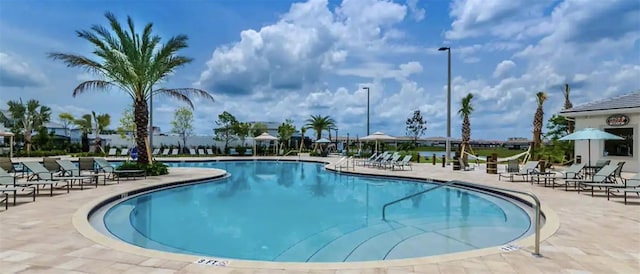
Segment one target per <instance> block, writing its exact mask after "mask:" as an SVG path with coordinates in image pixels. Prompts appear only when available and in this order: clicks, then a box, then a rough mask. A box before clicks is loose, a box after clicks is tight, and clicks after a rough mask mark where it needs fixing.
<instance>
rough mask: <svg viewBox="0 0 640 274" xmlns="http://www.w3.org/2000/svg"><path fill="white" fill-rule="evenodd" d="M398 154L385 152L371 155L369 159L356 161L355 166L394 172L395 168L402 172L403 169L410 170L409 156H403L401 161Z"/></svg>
mask: <svg viewBox="0 0 640 274" xmlns="http://www.w3.org/2000/svg"><path fill="white" fill-rule="evenodd" d="M400 157H402V156H401V155H400V153H398V152H394V153H389V152H388V151H385V152H384V153H378V154H375V153H374V154H373V155H371V157H369V158H367V159H364V160H360V161H356V165H359V166H365V167H376V168H384V169H387V168H388V169H391V170H395V169H396V168H399V169H402V170H404V167H408V168H409V169H410V170H412V169H413V168H412V166H411V158H412V156H411V155H405V156H404V157H403V158H402V159H400Z"/></svg>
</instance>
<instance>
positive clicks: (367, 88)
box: [363, 87, 369, 136]
mask: <svg viewBox="0 0 640 274" xmlns="http://www.w3.org/2000/svg"><path fill="white" fill-rule="evenodd" d="M363 89H366V90H367V136H369V87H363Z"/></svg>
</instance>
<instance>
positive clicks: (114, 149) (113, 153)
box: [107, 147, 118, 157]
mask: <svg viewBox="0 0 640 274" xmlns="http://www.w3.org/2000/svg"><path fill="white" fill-rule="evenodd" d="M117 152H118V149H116V148H115V147H112V148H110V149H109V153H108V154H107V156H112V157H116V153H117Z"/></svg>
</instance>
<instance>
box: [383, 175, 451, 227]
mask: <svg viewBox="0 0 640 274" xmlns="http://www.w3.org/2000/svg"><path fill="white" fill-rule="evenodd" d="M455 182H456V181H448V182H446V183H444V184H439V185H437V186H434V187H432V188H429V189H426V190H423V191H420V192H418V193H414V194H411V195H409V196H405V197H402V198H400V199H398V200H395V201H391V202H388V203H386V204H384V205H383V206H382V220H383V221H386V220H387V214H386V212H387V207H388V206H390V205H392V204H396V203H399V202H402V201H404V200H407V199H411V198H413V197H416V196H418V195H422V194H425V193H427V192H430V191H432V190H436V189H438V188H441V187H444V186H448V185H452V184H453V183H455Z"/></svg>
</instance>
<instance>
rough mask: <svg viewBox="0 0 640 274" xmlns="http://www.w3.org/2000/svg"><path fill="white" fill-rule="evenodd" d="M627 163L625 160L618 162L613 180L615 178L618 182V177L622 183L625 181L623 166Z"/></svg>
mask: <svg viewBox="0 0 640 274" xmlns="http://www.w3.org/2000/svg"><path fill="white" fill-rule="evenodd" d="M625 163H626V162H625V161H620V162H618V168H616V171H615V172H614V173H613V180H615V181H616V182H617V181H618V179H620V182H621V183H622V182H624V179H623V178H622V168H623V167H624V164H625Z"/></svg>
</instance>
